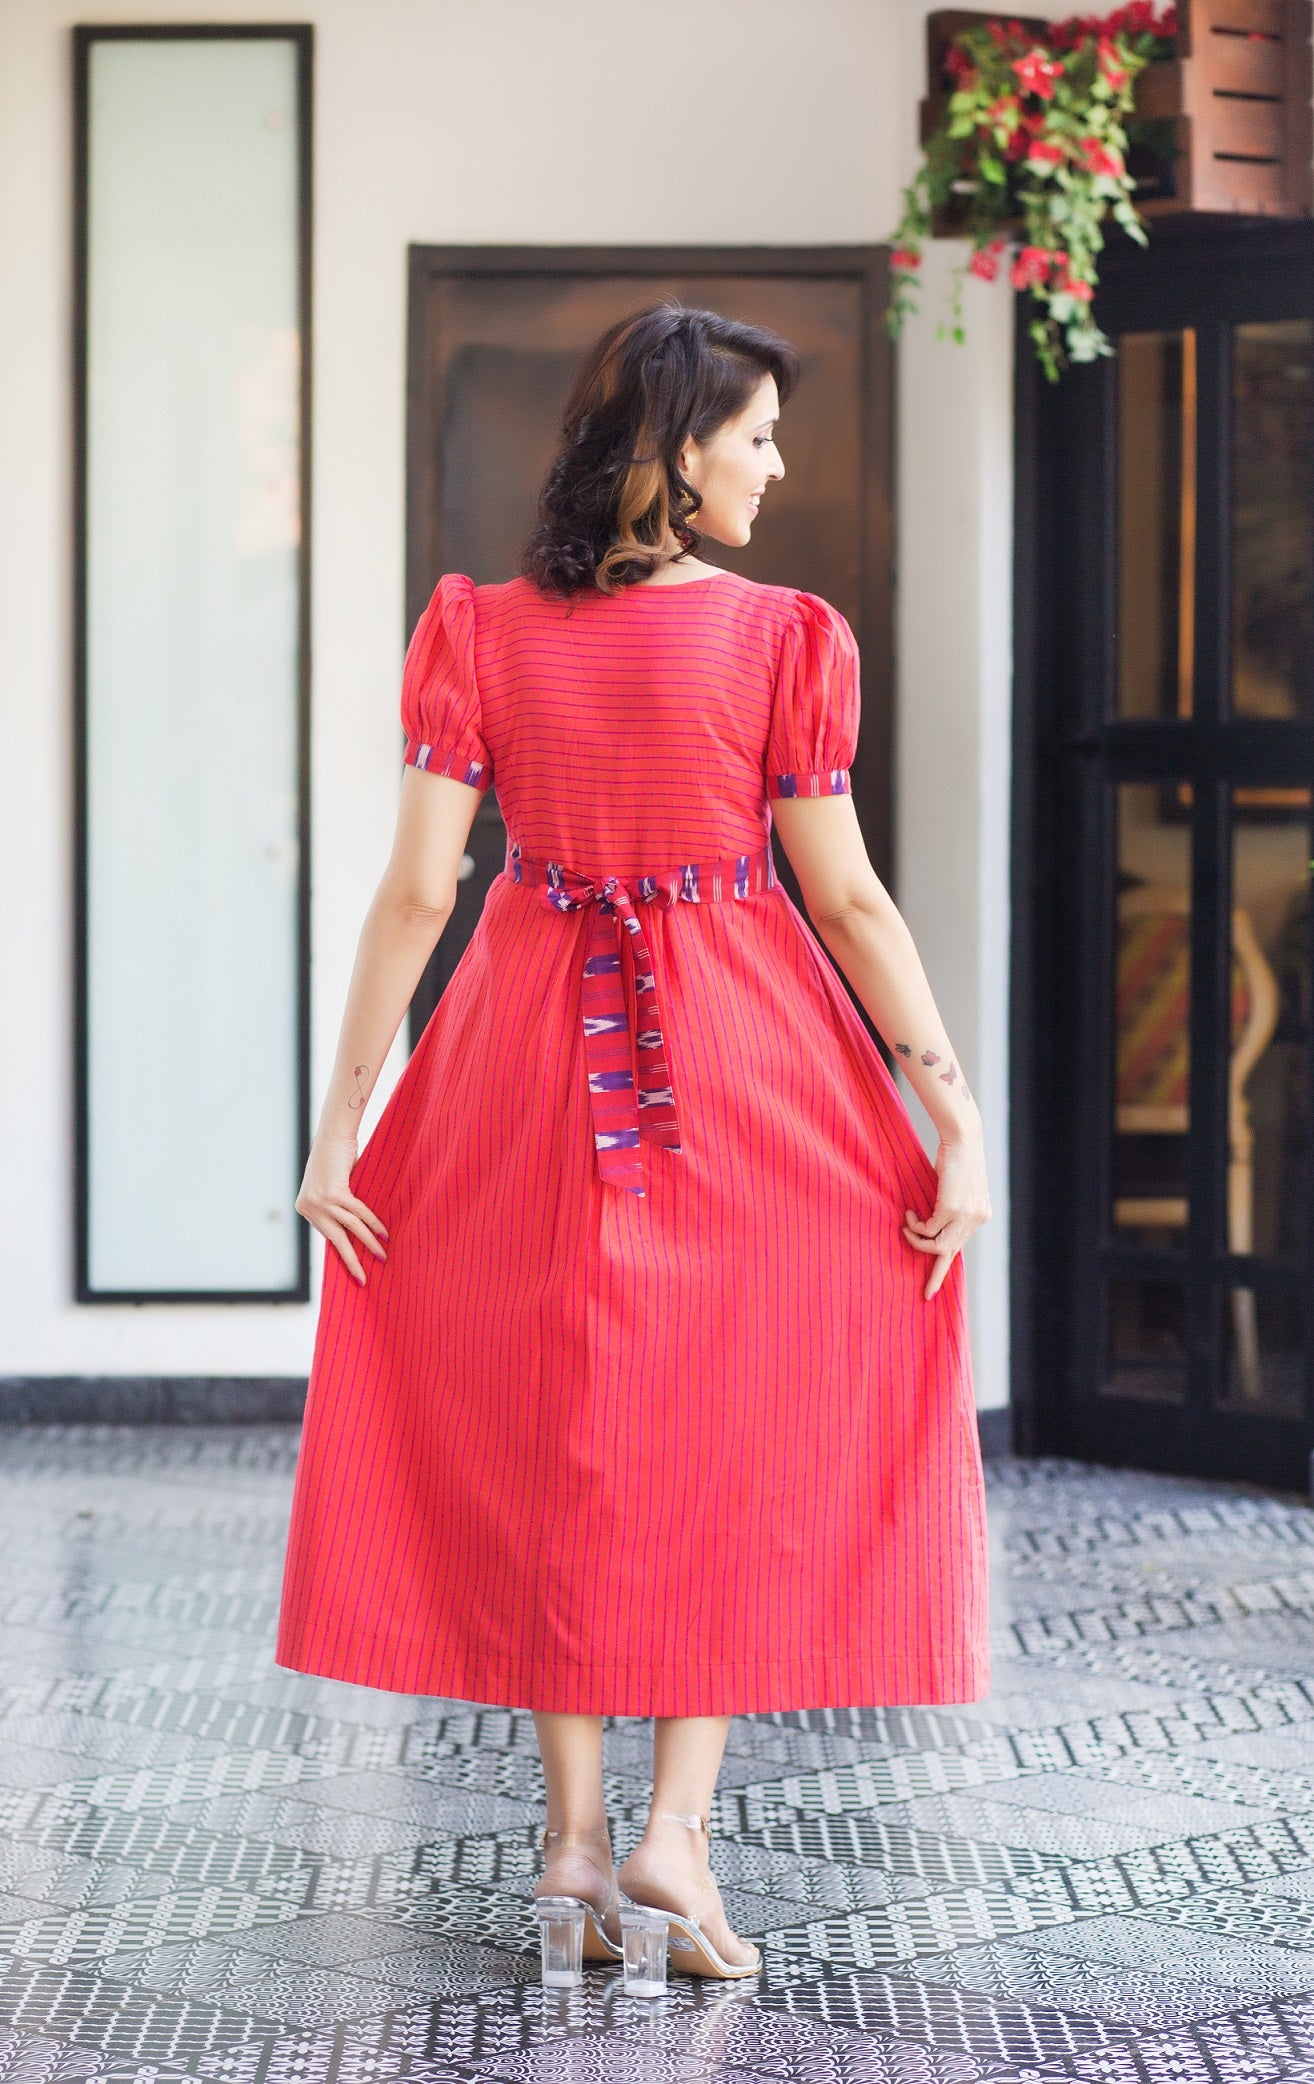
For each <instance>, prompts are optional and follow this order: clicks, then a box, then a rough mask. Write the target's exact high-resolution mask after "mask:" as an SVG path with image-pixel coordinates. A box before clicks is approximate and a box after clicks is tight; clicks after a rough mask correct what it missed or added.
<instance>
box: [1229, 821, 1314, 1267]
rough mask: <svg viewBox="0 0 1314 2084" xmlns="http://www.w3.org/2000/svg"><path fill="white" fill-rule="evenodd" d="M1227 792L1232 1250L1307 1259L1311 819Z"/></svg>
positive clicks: (1291, 1262)
mask: <svg viewBox="0 0 1314 2084" xmlns="http://www.w3.org/2000/svg"><path fill="white" fill-rule="evenodd" d="M1263 793H1265V792H1263V791H1260V790H1247V789H1234V790H1233V791H1232V1035H1231V1058H1230V1076H1229V1080H1228V1088H1229V1124H1228V1151H1227V1165H1228V1197H1227V1198H1228V1217H1227V1228H1228V1235H1227V1239H1226V1248H1227V1249H1228V1251H1230V1252H1233V1253H1245V1254H1250V1253H1253V1254H1255V1255H1256V1256H1257V1257H1260V1258H1264V1259H1271V1260H1277V1261H1281V1262H1285V1263H1286V1264H1287V1265H1297V1264H1299V1263H1300V1262H1301V1261H1302V1260H1303V1258H1304V1255H1305V1252H1306V1249H1307V1245H1308V1239H1307V1236H1306V1230H1307V1223H1306V1207H1307V1202H1308V1184H1307V1169H1306V1168H1307V1164H1308V1136H1309V1052H1310V952H1309V933H1310V872H1309V862H1310V845H1311V833H1310V821H1309V817H1308V815H1304V816H1302V815H1296V816H1292V815H1291V814H1290V813H1288V814H1287V815H1285V816H1283V815H1280V814H1276V813H1274V812H1273V811H1272V810H1261V809H1257V808H1256V807H1255V806H1254V805H1253V803H1252V802H1251V800H1250V799H1251V798H1253V797H1254V796H1255V795H1260V794H1263Z"/></svg>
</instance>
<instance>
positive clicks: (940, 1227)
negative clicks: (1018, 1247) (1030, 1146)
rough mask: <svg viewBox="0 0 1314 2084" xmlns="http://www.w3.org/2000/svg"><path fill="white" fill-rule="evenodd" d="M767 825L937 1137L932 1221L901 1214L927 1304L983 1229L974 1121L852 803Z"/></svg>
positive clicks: (981, 1154)
mask: <svg viewBox="0 0 1314 2084" xmlns="http://www.w3.org/2000/svg"><path fill="white" fill-rule="evenodd" d="M771 817H772V822H773V824H774V826H775V828H776V830H777V831H778V832H779V834H780V839H781V844H782V845H783V846H784V849H785V852H786V854H787V855H788V856H789V860H790V863H791V866H792V867H793V870H794V873H795V874H796V875H797V877H798V881H799V888H800V890H801V891H802V893H803V901H804V903H805V904H806V906H807V909H808V917H809V918H810V919H811V921H812V924H813V925H814V926H815V928H816V930H817V933H818V935H819V937H820V939H821V940H822V941H824V943H825V945H826V947H827V948H828V949H829V950H830V952H831V954H832V955H833V956H834V958H835V960H836V962H837V963H838V964H839V966H840V968H841V969H842V970H843V972H844V975H845V976H846V977H847V978H848V980H849V982H850V984H851V985H852V986H853V989H854V991H855V992H856V993H857V996H858V998H859V1000H860V1001H861V1003H862V1004H863V1005H864V1006H865V1007H866V1009H867V1011H868V1013H869V1014H870V1015H871V1018H872V1021H873V1023H874V1024H875V1026H876V1028H877V1030H878V1031H879V1033H880V1034H881V1035H882V1036H883V1037H884V1039H885V1041H886V1042H887V1043H888V1044H889V1046H890V1048H891V1049H892V1050H893V1052H894V1054H895V1056H896V1057H897V1058H898V1060H899V1063H900V1064H901V1065H902V1067H903V1069H904V1071H905V1072H906V1074H907V1077H908V1081H909V1083H910V1085H911V1086H912V1087H913V1090H914V1091H915V1092H916V1094H917V1096H918V1098H919V1099H920V1100H921V1102H922V1104H923V1106H924V1107H925V1109H926V1111H927V1113H928V1114H929V1115H930V1117H931V1120H932V1121H933V1122H934V1124H935V1127H936V1129H937V1130H938V1132H939V1136H940V1149H939V1154H938V1156H937V1159H936V1172H937V1174H938V1176H939V1192H938V1194H937V1197H936V1204H935V1208H934V1210H933V1212H932V1213H931V1214H930V1215H929V1216H926V1217H921V1218H919V1217H917V1216H916V1214H915V1212H914V1211H913V1210H911V1209H909V1210H906V1211H905V1216H906V1219H907V1220H906V1221H905V1224H904V1237H905V1238H906V1240H907V1242H908V1243H909V1244H910V1245H911V1246H912V1247H913V1249H914V1250H915V1251H918V1252H926V1253H930V1254H933V1255H934V1257H935V1260H936V1264H935V1267H934V1268H933V1269H932V1272H931V1276H930V1279H929V1280H928V1282H927V1285H926V1293H927V1295H928V1296H931V1295H934V1294H935V1293H936V1290H937V1289H938V1288H939V1287H940V1285H941V1283H942V1282H943V1280H944V1277H945V1275H946V1274H947V1273H948V1271H949V1268H950V1266H951V1265H952V1263H953V1259H954V1255H955V1254H956V1253H957V1252H959V1251H960V1250H961V1249H962V1247H963V1245H964V1244H966V1242H967V1240H968V1238H969V1237H970V1236H971V1234H972V1232H973V1231H974V1230H977V1229H979V1228H980V1226H981V1224H982V1223H985V1222H987V1221H988V1220H989V1216H990V1195H989V1192H988V1189H987V1187H986V1174H985V1151H984V1147H983V1143H982V1135H981V1117H980V1114H979V1113H978V1111H977V1105H976V1102H975V1100H974V1099H973V1098H972V1096H971V1094H970V1092H969V1091H968V1089H967V1084H966V1081H965V1080H964V1078H963V1074H962V1072H961V1071H960V1069H959V1067H958V1062H957V1059H956V1058H955V1056H954V1053H953V1049H952V1046H951V1045H950V1041H949V1037H948V1036H947V1034H946V1033H945V1029H944V1022H943V1021H942V1020H941V1018H940V1014H939V1010H938V1009H937V1007H936V1003H935V1000H934V998H933V997H932V995H931V987H930V985H929V984H928V982H927V979H926V972H925V970H924V969H923V968H922V964H921V958H920V957H919V955H918V953H917V949H916V947H915V945H914V943H913V938H912V935H911V934H910V933H909V931H908V928H907V927H906V925H905V924H904V922H903V919H902V917H901V915H900V913H899V911H898V909H897V907H896V905H895V903H894V900H893V899H892V898H891V896H890V894H889V892H888V890H886V888H885V886H884V884H883V883H882V882H881V880H880V878H879V876H878V875H877V874H876V871H875V869H874V868H873V867H872V865H871V862H870V861H869V860H868V858H867V849H866V846H865V844H864V842H863V837H862V832H861V829H860V827H859V825H858V819H857V814H856V812H855V810H854V808H853V798H852V797H851V796H815V797H813V796H798V797H779V798H773V800H772V804H771Z"/></svg>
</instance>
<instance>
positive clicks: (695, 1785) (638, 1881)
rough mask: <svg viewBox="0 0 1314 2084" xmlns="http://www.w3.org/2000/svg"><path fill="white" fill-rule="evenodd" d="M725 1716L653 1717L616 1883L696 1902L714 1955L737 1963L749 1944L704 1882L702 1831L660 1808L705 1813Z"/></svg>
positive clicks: (751, 1953) (634, 1891)
mask: <svg viewBox="0 0 1314 2084" xmlns="http://www.w3.org/2000/svg"><path fill="white" fill-rule="evenodd" d="M730 1722H731V1717H730V1716H729V1715H670V1716H665V1715H662V1716H658V1717H657V1718H656V1719H655V1721H654V1723H653V1743H652V1752H653V1772H652V1808H651V1810H650V1812H649V1816H648V1822H647V1824H646V1826H645V1828H644V1833H643V1836H642V1838H641V1839H640V1840H639V1843H638V1844H637V1845H636V1846H635V1848H634V1851H633V1852H632V1853H631V1854H630V1856H629V1858H628V1859H627V1860H626V1861H625V1863H624V1865H623V1866H622V1868H621V1873H620V1881H621V1887H622V1888H623V1889H625V1890H626V1891H627V1893H629V1894H630V1895H632V1896H633V1897H634V1899H635V1901H636V1902H643V1903H648V1902H651V1903H657V1904H659V1905H660V1907H661V1908H662V1909H664V1910H678V1911H683V1912H685V1913H687V1912H688V1911H689V1910H691V1909H693V1908H694V1907H695V1904H696V1905H697V1910H698V1921H699V1924H700V1925H701V1926H702V1929H703V1931H704V1932H705V1933H706V1934H707V1937H708V1938H709V1939H710V1940H711V1942H712V1945H713V1946H714V1947H715V1948H716V1950H717V1952H718V1954H720V1955H721V1957H722V1959H723V1960H726V1961H733V1962H736V1963H738V1962H745V1961H752V1960H753V1959H754V1958H755V1956H756V1953H757V1949H756V1947H754V1946H752V1945H750V1944H749V1943H748V1942H747V1941H746V1940H741V1939H739V1938H737V1937H736V1935H735V1933H734V1932H732V1931H731V1929H730V1925H729V1922H728V1920H727V1918H726V1915H725V1911H724V1909H723V1908H722V1905H721V1894H720V1890H719V1889H718V1888H717V1886H716V1883H715V1882H714V1881H712V1880H711V1868H710V1865H709V1861H708V1845H707V1834H706V1832H705V1831H702V1830H693V1829H691V1828H690V1827H689V1825H688V1824H687V1823H673V1822H671V1821H670V1819H669V1817H664V1816H663V1815H662V1814H661V1812H662V1811H663V1810H670V1811H673V1812H674V1814H675V1815H676V1816H691V1817H704V1816H707V1815H709V1814H710V1811H711V1807H712V1796H713V1795H714V1794H715V1792H716V1776H717V1774H718V1773H719V1772H720V1770H721V1759H722V1757H723V1755H724V1752H725V1742H726V1738H727V1737H728V1736H729V1734H730ZM709 1884H710V1885H709Z"/></svg>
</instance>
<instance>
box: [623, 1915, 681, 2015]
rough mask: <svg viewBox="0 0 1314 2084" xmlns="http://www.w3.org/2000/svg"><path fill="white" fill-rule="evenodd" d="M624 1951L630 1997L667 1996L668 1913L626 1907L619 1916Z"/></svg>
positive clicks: (624, 1984) (625, 1982)
mask: <svg viewBox="0 0 1314 2084" xmlns="http://www.w3.org/2000/svg"><path fill="white" fill-rule="evenodd" d="M620 1921H621V1943H622V1945H623V1947H624V1950H625V1968H624V1972H623V1982H622V1987H623V1989H624V1991H625V1995H626V1996H627V1997H664V1996H665V1995H666V1951H667V1949H666V1942H667V1937H668V1933H669V1929H670V1920H669V1919H668V1917H667V1915H666V1913H665V1911H662V1910H648V1909H645V1908H641V1907H640V1906H639V1905H637V1904H635V1905H633V1906H631V1905H629V1904H626V1905H625V1906H624V1908H623V1909H622V1911H621V1914H620Z"/></svg>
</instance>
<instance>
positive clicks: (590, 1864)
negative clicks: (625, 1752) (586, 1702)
mask: <svg viewBox="0 0 1314 2084" xmlns="http://www.w3.org/2000/svg"><path fill="white" fill-rule="evenodd" d="M534 1728H535V1730H536V1731H537V1734H538V1748H539V1753H540V1755H541V1757H542V1760H543V1782H544V1786H545V1787H546V1790H547V1828H548V1830H549V1831H550V1832H560V1833H561V1836H560V1837H559V1838H557V1839H556V1840H555V1841H550V1842H549V1844H548V1846H547V1863H546V1868H545V1871H544V1873H543V1875H542V1877H541V1879H540V1880H539V1882H538V1883H537V1885H536V1886H535V1889H534V1894H535V1896H583V1897H584V1898H586V1900H587V1901H588V1902H590V1903H592V1904H594V1905H595V1906H596V1908H597V1910H598V1912H599V1914H601V1913H602V1912H603V1911H604V1910H606V1909H607V1907H608V1905H609V1902H610V1899H611V1893H612V1864H611V1838H610V1835H609V1832H608V1829H607V1812H606V1809H605V1807H604V1805H603V1799H602V1717H601V1715H547V1714H535V1716H534ZM611 1923H612V1924H614V1925H615V1927H616V1929H615V1931H614V1932H612V1935H611V1936H612V1937H613V1938H614V1939H617V1940H618V1939H619V1938H620V1926H619V1924H618V1923H616V1920H615V1917H614V1916H613V1918H612V1920H611ZM609 1929H610V1928H609Z"/></svg>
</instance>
